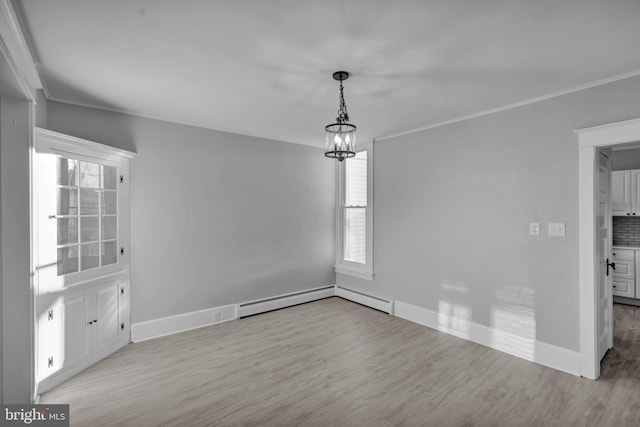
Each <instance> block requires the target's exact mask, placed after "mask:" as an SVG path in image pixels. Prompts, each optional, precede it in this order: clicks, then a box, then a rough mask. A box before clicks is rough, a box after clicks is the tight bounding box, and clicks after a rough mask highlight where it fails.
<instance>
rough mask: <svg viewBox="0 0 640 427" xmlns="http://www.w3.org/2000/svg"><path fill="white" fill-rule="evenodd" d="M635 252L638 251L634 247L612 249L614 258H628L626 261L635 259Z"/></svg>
mask: <svg viewBox="0 0 640 427" xmlns="http://www.w3.org/2000/svg"><path fill="white" fill-rule="evenodd" d="M635 254H636V251H634V250H633V249H616V248H613V250H612V253H611V255H612V258H613V259H614V260H616V261H617V260H620V259H621V260H626V261H633V260H634V259H635Z"/></svg>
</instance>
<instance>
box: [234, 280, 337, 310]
mask: <svg viewBox="0 0 640 427" xmlns="http://www.w3.org/2000/svg"><path fill="white" fill-rule="evenodd" d="M332 296H334V291H333V285H331V286H324V287H321V288H314V289H308V290H306V291H301V292H293V293H290V294H284V295H278V296H275V297H271V298H265V299H260V300H255V301H247V302H243V303H241V304H239V305H238V318H242V317H247V316H253V315H254V314H260V313H265V312H267V311H273V310H278V309H281V308H285V307H291V306H292V305H298V304H303V303H305V302H311V301H316V300H319V299H324V298H329V297H332Z"/></svg>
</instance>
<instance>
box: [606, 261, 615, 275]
mask: <svg viewBox="0 0 640 427" xmlns="http://www.w3.org/2000/svg"><path fill="white" fill-rule="evenodd" d="M605 262H606V263H607V276H608V275H609V267H611V268H612V269H613V270H615V269H616V263H615V262H609V258H607V260H606V261H605Z"/></svg>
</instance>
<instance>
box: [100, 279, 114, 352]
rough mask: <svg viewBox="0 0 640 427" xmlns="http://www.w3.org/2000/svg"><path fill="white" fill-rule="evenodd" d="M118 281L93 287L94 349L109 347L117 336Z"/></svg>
mask: <svg viewBox="0 0 640 427" xmlns="http://www.w3.org/2000/svg"><path fill="white" fill-rule="evenodd" d="M118 289H119V287H118V283H110V284H108V285H104V286H100V287H97V288H96V289H95V299H94V301H95V319H97V320H98V322H97V323H96V324H95V329H96V335H95V339H96V341H95V343H96V350H97V351H98V352H100V351H101V350H103V349H105V348H108V347H111V346H112V345H113V344H114V343H115V342H117V341H118V338H119V331H120V328H119V325H118V323H119V322H118V317H119V316H118V314H119V310H118Z"/></svg>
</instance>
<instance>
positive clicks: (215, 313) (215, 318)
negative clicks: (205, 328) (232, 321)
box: [213, 311, 220, 323]
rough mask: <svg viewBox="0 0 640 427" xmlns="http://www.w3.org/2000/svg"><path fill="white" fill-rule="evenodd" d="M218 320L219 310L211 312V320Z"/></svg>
mask: <svg viewBox="0 0 640 427" xmlns="http://www.w3.org/2000/svg"><path fill="white" fill-rule="evenodd" d="M219 321H220V312H219V311H214V312H213V322H214V323H216V322H219Z"/></svg>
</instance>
